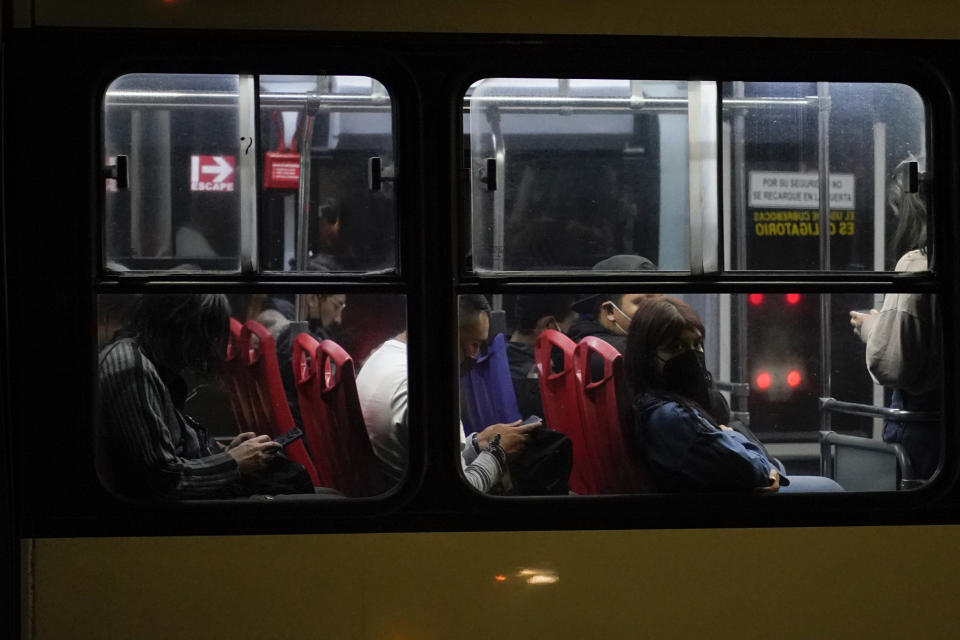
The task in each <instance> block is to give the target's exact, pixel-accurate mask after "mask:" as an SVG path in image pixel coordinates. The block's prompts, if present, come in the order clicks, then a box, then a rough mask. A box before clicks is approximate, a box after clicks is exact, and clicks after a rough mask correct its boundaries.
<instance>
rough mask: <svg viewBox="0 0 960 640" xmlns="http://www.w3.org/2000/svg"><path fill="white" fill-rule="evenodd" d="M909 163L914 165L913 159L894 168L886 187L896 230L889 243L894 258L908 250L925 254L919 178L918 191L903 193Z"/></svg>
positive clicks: (923, 203)
mask: <svg viewBox="0 0 960 640" xmlns="http://www.w3.org/2000/svg"><path fill="white" fill-rule="evenodd" d="M910 161H913V162H916V159H915V158H913V157H912V156H911V157H909V158H907V159H906V160H904V161H903V162H901V163H900V165H898V166H897V168H896V169H895V170H894V174H895V175H894V179H893V180H892V181H891V182H890V185H889V186H888V187H887V202H888V203H889V205H890V208H891V209H892V210H893V213H894V214H895V215H896V216H897V228H896V230H895V231H894V232H893V239H892V240H891V243H890V244H891V249H892V250H893V253H894V255H895V256H897V257H898V258H899V257H900V256H902V255H903V254H905V253H907V252H908V251H914V250H917V249H919V250H920V251H921V252H923V253H926V251H927V202H926V192H927V185H926V180H925V179H923V176H922V175H921V179H920V184H919V192H918V193H910V192H909V191H908V190H907V185H906V184H905V182H906V169H905V165H906V163H907V162H910Z"/></svg>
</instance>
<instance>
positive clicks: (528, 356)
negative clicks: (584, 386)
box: [507, 295, 577, 416]
mask: <svg viewBox="0 0 960 640" xmlns="http://www.w3.org/2000/svg"><path fill="white" fill-rule="evenodd" d="M571 302H572V301H571V300H570V297H569V296H564V295H519V296H517V299H516V309H517V312H516V316H517V328H516V330H515V331H514V332H513V334H511V336H510V341H509V342H508V343H507V360H508V362H509V363H510V377H511V378H512V379H513V389H514V391H515V392H516V394H517V408H518V409H520V415H521V416H530V415H538V416H542V415H543V402H542V400H541V399H540V379H539V375H538V373H537V362H536V358H535V356H534V345H535V344H536V342H537V337H538V336H539V335H540V334H541V333H543V332H544V331H546V330H547V329H555V330H556V331H559V332H561V333H564V332H566V331H567V330H568V329H569V328H570V326H571V325H572V324H573V322H574V321H575V320H576V319H577V315H576V312H575V311H573V309H571V308H570V304H571Z"/></svg>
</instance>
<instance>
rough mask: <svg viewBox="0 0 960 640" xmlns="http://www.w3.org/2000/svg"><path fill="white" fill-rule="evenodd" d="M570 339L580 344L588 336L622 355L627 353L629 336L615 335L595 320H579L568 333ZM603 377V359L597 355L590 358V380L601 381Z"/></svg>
mask: <svg viewBox="0 0 960 640" xmlns="http://www.w3.org/2000/svg"><path fill="white" fill-rule="evenodd" d="M567 335H568V336H570V339H571V340H573V341H574V342H580V340H582V339H583V338H585V337H587V336H595V337H597V338H600V339H601V340H603V341H604V342H606V343H607V344H609V345H610V346H611V347H613V348H614V349H616V350H617V351H619V352H620V353H621V354H623V353H626V351H627V336H626V335H620V334H618V333H613V332H612V331H610V330H609V329H607V328H606V327H604V326H603V325H602V324H600V323H599V322H596V321H595V320H577V321H576V322H575V323H573V326H572V327H570V331H568V332H567ZM602 377H603V359H602V358H600V357H599V356H597V355H594V356H593V357H592V358H590V378H591V380H599V379H600V378H602Z"/></svg>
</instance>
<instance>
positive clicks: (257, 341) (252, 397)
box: [239, 320, 321, 486]
mask: <svg viewBox="0 0 960 640" xmlns="http://www.w3.org/2000/svg"><path fill="white" fill-rule="evenodd" d="M239 346H240V354H241V359H242V361H243V364H244V366H245V367H246V369H247V374H246V378H247V380H249V383H250V388H249V396H248V400H249V402H250V405H251V408H252V414H253V425H252V427H253V428H248V430H249V431H253V432H254V433H256V434H257V435H262V434H266V435H268V436H270V437H271V438H276V437H277V436H278V435H280V434H281V433H286V432H287V431H289V430H290V429H293V428H294V426H295V425H294V422H293V416H292V415H290V406H289V405H287V397H286V395H285V394H284V392H283V382H282V381H281V380H280V367H279V365H278V363H277V347H276V343H275V342H274V339H273V335H272V334H271V333H270V331H269V330H268V329H267V328H266V327H264V326H263V325H262V324H260V323H259V322H257V321H256V320H247V322H246V323H245V324H244V325H243V329H242V330H241V332H240V340H239ZM284 451H285V452H286V454H287V456H288V457H289V458H290V459H291V460H293V461H294V462H299V463H300V464H302V465H303V467H304V468H305V469H306V470H307V473H308V474H310V479H311V480H312V481H313V485H314V486H321V484H320V478H319V476H318V475H317V470H316V468H315V467H314V465H313V461H312V460H311V459H310V456H309V455H308V454H307V450H306V448H305V447H304V446H303V441H302V440H297V441H296V442H293V443H291V444H289V445H287V446H286V447H285V448H284Z"/></svg>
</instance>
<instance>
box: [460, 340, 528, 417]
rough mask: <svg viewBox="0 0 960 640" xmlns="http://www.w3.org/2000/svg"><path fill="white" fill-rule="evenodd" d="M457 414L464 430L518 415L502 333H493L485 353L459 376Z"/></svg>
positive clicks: (505, 344)
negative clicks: (458, 406)
mask: <svg viewBox="0 0 960 640" xmlns="http://www.w3.org/2000/svg"><path fill="white" fill-rule="evenodd" d="M460 417H461V418H462V420H463V431H464V433H465V434H469V433H479V432H480V431H483V430H484V429H485V428H486V427H488V426H490V425H491V424H497V423H499V422H504V423H509V422H514V421H516V420H519V419H520V418H521V415H520V409H519V408H517V394H516V392H515V391H514V390H513V379H512V378H511V377H510V362H509V361H508V360H507V340H506V338H505V337H504V335H503V334H502V333H498V334H497V335H496V337H495V338H494V339H493V341H492V342H491V343H490V346H489V348H488V349H487V353H485V354H483V355H481V356H480V357H478V358H477V363H476V365H475V366H474V367H473V368H472V369H471V370H470V372H469V373H468V374H467V375H465V376H461V377H460Z"/></svg>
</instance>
